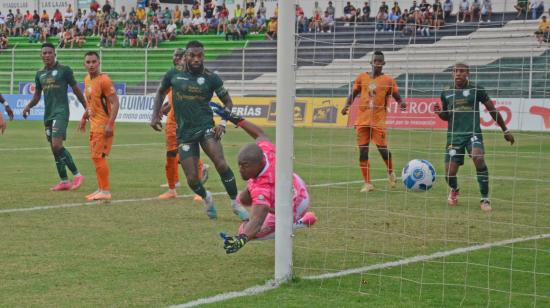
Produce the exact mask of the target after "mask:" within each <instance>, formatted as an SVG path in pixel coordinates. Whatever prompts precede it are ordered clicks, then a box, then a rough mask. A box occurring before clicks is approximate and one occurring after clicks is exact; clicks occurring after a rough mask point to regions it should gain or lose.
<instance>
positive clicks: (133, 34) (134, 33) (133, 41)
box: [130, 25, 139, 47]
mask: <svg viewBox="0 0 550 308" xmlns="http://www.w3.org/2000/svg"><path fill="white" fill-rule="evenodd" d="M138 44H139V26H138V25H133V26H132V29H131V31H130V47H137V46H138Z"/></svg>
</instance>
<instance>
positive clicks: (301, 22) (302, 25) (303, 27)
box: [296, 12, 309, 33]
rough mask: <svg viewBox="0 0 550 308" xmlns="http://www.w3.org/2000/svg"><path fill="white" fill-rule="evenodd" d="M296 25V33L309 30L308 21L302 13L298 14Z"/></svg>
mask: <svg viewBox="0 0 550 308" xmlns="http://www.w3.org/2000/svg"><path fill="white" fill-rule="evenodd" d="M296 23H297V26H298V29H297V30H298V33H303V32H308V30H309V20H308V19H307V17H306V16H305V15H304V12H301V13H300V16H298V17H297V18H296Z"/></svg>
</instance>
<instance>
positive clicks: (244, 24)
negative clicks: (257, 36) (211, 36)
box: [237, 19, 251, 40]
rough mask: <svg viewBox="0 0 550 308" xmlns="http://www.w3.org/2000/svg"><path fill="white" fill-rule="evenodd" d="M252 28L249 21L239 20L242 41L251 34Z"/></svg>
mask: <svg viewBox="0 0 550 308" xmlns="http://www.w3.org/2000/svg"><path fill="white" fill-rule="evenodd" d="M250 26H251V25H250V23H249V22H248V19H244V20H242V19H241V20H237V29H238V30H239V34H240V38H241V40H245V39H246V35H247V34H248V33H249V32H250Z"/></svg>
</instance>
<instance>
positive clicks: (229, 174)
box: [220, 168, 239, 200]
mask: <svg viewBox="0 0 550 308" xmlns="http://www.w3.org/2000/svg"><path fill="white" fill-rule="evenodd" d="M220 177H221V178H222V183H223V186H224V187H225V191H227V194H228V195H229V199H231V200H235V199H236V198H237V194H238V193H239V191H238V190H237V181H236V180H235V175H234V174H233V171H232V170H231V168H227V171H225V172H224V173H220Z"/></svg>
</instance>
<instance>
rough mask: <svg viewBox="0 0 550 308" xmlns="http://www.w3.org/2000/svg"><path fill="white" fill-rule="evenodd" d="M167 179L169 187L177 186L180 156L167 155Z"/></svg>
mask: <svg viewBox="0 0 550 308" xmlns="http://www.w3.org/2000/svg"><path fill="white" fill-rule="evenodd" d="M164 167H165V169H166V180H167V181H168V188H170V189H174V188H176V182H177V180H178V157H177V156H168V155H166V165H165V166H164Z"/></svg>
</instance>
